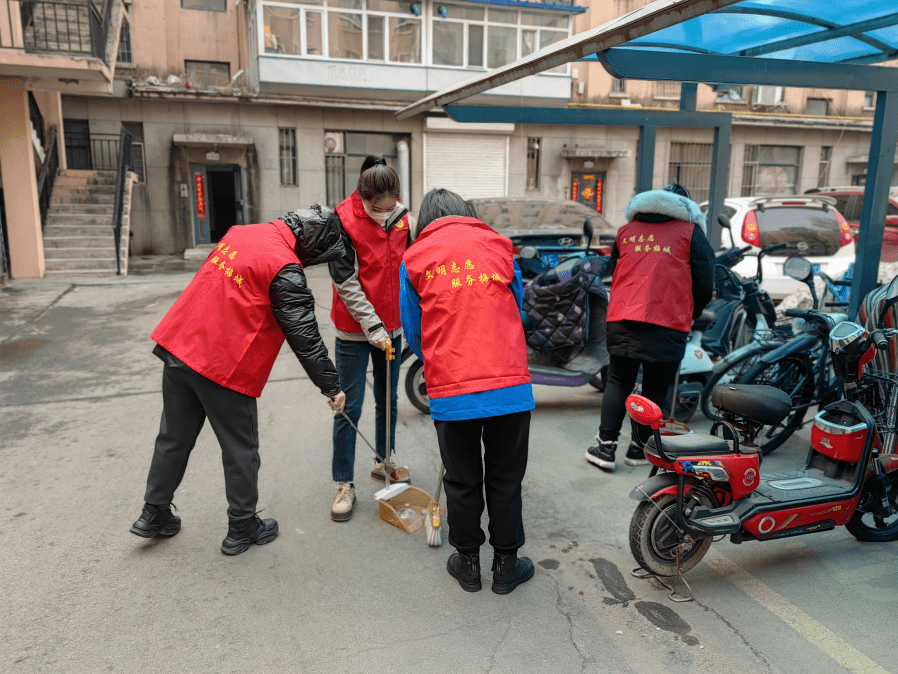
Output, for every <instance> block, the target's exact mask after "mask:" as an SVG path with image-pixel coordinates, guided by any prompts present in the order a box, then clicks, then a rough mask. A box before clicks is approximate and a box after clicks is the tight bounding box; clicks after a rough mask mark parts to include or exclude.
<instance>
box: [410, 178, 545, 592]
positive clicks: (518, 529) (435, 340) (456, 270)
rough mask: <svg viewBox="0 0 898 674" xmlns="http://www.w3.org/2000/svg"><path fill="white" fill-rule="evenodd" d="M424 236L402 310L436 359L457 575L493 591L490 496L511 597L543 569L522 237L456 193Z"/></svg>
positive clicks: (444, 197)
mask: <svg viewBox="0 0 898 674" xmlns="http://www.w3.org/2000/svg"><path fill="white" fill-rule="evenodd" d="M418 232H419V234H418V237H417V238H416V239H415V242H414V243H413V244H412V245H411V246H410V247H409V249H408V250H407V251H406V253H405V257H404V259H403V264H402V267H401V268H400V270H399V274H400V284H401V294H400V305H401V311H402V325H403V328H404V330H405V335H406V340H407V341H408V344H409V346H411V348H412V350H413V351H414V352H415V353H416V354H417V355H418V357H419V358H421V359H422V361H423V362H424V378H425V380H426V381H427V393H428V396H429V397H430V415H431V417H432V418H433V423H434V426H435V427H436V432H437V441H438V443H439V446H440V456H441V457H442V459H443V464H444V466H445V469H446V475H445V478H444V480H443V484H444V486H445V489H446V500H447V505H448V524H449V543H450V544H451V545H452V546H453V547H454V548H455V552H453V553H452V555H451V556H450V557H449V560H448V562H447V564H446V569H447V570H448V572H449V574H450V575H451V576H452V577H453V578H455V579H456V580H457V581H458V584H459V585H460V586H461V587H462V588H463V589H464V590H467V591H468V592H477V591H478V590H480V589H481V587H482V585H481V579H480V546H481V545H483V543H484V542H485V540H486V537H485V536H484V533H483V531H482V530H481V528H480V517H481V515H482V513H483V507H484V493H485V495H486V507H487V510H488V512H489V518H490V521H489V532H490V545H491V546H492V548H493V553H494V555H493V584H492V590H493V592H496V593H497V594H508V593H509V592H511V591H513V590H514V589H515V588H516V587H517V586H518V585H520V584H521V583H524V582H526V581H528V580H530V578H532V577H533V570H534V569H533V562H531V561H530V560H529V559H528V558H526V557H518V549H519V548H520V547H521V546H522V545H524V524H523V518H522V515H521V481H522V480H523V478H524V473H525V472H526V470H527V451H528V444H529V435H530V410H532V409H533V408H534V401H533V388H532V385H531V383H530V372H529V370H528V368H527V345H526V342H525V341H524V329H523V326H522V324H521V314H520V311H521V306H522V299H523V285H522V282H521V271H520V269H518V266H517V263H515V261H514V257H513V253H512V244H511V241H510V240H509V239H507V238H506V237H504V236H501V235H499V234H497V233H496V232H494V231H493V230H492V229H490V228H489V227H488V226H487V225H486V224H485V223H483V222H481V221H480V220H477V219H476V218H474V217H471V212H470V210H469V209H468V206H467V204H466V203H465V202H464V200H463V199H462V198H461V197H460V196H459V195H457V194H455V193H453V192H449V191H447V190H442V189H438V190H432V191H431V192H428V193H427V194H426V195H425V196H424V199H423V201H422V202H421V208H420V211H419V213H418ZM481 439H482V443H483V445H482V448H481Z"/></svg>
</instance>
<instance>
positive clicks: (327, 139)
mask: <svg viewBox="0 0 898 674" xmlns="http://www.w3.org/2000/svg"><path fill="white" fill-rule="evenodd" d="M324 151H325V152H326V153H327V154H343V132H342V131H325V132H324Z"/></svg>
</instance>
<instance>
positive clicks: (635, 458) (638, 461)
mask: <svg viewBox="0 0 898 674" xmlns="http://www.w3.org/2000/svg"><path fill="white" fill-rule="evenodd" d="M624 463H625V464H627V465H628V466H647V465H649V462H648V459H646V458H645V451H643V449H642V447H641V446H640V445H639V444H638V443H636V442H631V443H630V446H629V447H627V455H626V456H625V457H624Z"/></svg>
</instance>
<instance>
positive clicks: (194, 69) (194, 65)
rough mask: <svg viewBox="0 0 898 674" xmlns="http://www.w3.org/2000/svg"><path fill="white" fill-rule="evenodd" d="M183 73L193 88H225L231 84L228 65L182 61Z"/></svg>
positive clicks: (229, 66)
mask: <svg viewBox="0 0 898 674" xmlns="http://www.w3.org/2000/svg"><path fill="white" fill-rule="evenodd" d="M184 72H185V73H186V77H187V81H188V82H190V83H191V84H192V85H193V86H202V87H226V86H228V85H229V84H230V83H231V64H230V63H219V62H216V61H184Z"/></svg>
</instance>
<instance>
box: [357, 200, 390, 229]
mask: <svg viewBox="0 0 898 674" xmlns="http://www.w3.org/2000/svg"><path fill="white" fill-rule="evenodd" d="M362 205H363V206H364V207H365V213H367V214H368V217H369V218H371V219H372V220H374V222H376V223H377V224H379V225H382V224H384V223H385V222H386V221H387V220H389V219H390V216H391V215H393V213H394V211H395V210H396V207H395V206H393V208H391V209H390V210H389V211H387V212H386V213H375V212H374V211H372V210H371V209H370V208H368V204H367V203H365V202H364V201H363V202H362Z"/></svg>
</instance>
